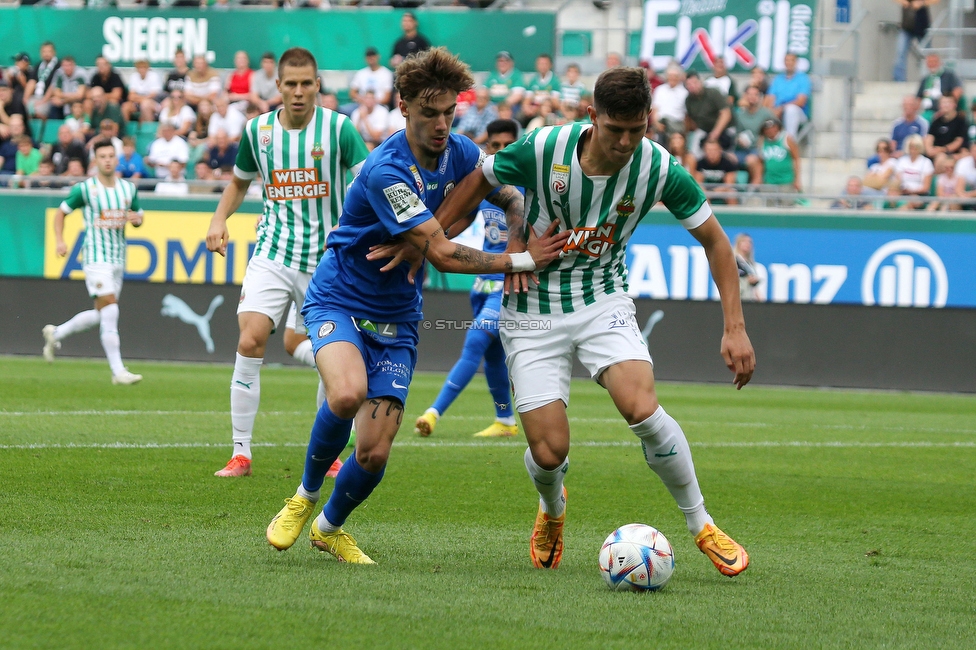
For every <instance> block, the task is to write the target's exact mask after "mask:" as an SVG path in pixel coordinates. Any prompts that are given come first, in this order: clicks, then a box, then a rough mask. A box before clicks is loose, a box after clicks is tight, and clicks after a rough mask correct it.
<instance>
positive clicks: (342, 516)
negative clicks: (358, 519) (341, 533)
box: [322, 454, 386, 526]
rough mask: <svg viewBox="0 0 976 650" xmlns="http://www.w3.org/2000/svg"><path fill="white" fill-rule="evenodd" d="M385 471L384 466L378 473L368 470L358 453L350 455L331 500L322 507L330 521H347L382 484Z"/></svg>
mask: <svg viewBox="0 0 976 650" xmlns="http://www.w3.org/2000/svg"><path fill="white" fill-rule="evenodd" d="M385 471H386V467H385V466H384V467H383V469H381V470H380V471H379V472H377V473H376V474H372V473H370V472H367V471H366V470H364V469H363V468H362V466H361V465H360V464H359V461H357V460H356V454H353V455H352V456H350V457H349V460H347V461H346V462H345V464H343V466H342V469H340V470H339V475H338V476H337V477H336V482H335V487H334V488H332V496H330V497H329V502H328V503H326V504H325V507H324V508H322V512H323V513H325V518H326V519H328V520H329V523H330V524H332V525H333V526H341V525H342V524H344V523H346V517H348V516H349V514H350V513H352V511H353V510H355V509H356V507H357V506H358V505H359V504H360V503H362V502H363V501H365V500H366V498H367V497H368V496H369V495H370V494H372V492H373V490H374V489H375V488H376V486H377V485H379V484H380V481H381V480H383V473H384V472H385Z"/></svg>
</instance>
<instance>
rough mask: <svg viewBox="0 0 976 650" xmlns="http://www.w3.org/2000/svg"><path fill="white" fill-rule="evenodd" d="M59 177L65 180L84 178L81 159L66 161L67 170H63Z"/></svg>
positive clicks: (83, 167)
mask: <svg viewBox="0 0 976 650" xmlns="http://www.w3.org/2000/svg"><path fill="white" fill-rule="evenodd" d="M61 176H63V177H65V178H76V179H77V178H84V177H85V176H86V174H85V163H84V162H83V161H82V159H81V158H72V159H71V160H69V161H68V168H67V169H66V170H64V173H63V174H61Z"/></svg>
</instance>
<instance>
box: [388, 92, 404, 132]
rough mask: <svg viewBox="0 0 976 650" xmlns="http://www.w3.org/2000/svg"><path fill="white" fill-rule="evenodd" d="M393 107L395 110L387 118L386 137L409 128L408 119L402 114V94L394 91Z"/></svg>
mask: <svg viewBox="0 0 976 650" xmlns="http://www.w3.org/2000/svg"><path fill="white" fill-rule="evenodd" d="M393 106H394V107H395V108H394V109H393V110H392V111H390V114H389V115H387V116H386V137H390V136H391V135H393V134H394V133H396V132H397V131H402V130H403V129H405V128H407V118H405V117H404V116H403V113H401V112H400V93H398V92H396V91H395V90H394V91H393Z"/></svg>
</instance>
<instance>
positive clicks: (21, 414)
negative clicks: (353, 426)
mask: <svg viewBox="0 0 976 650" xmlns="http://www.w3.org/2000/svg"><path fill="white" fill-rule="evenodd" d="M228 413H229V411H118V410H108V411H96V410H86V411H0V417H7V416H9V417H24V416H30V415H40V416H48V417H72V416H83V415H206V416H213V415H227V414H228ZM258 415H314V411H262V412H259V413H258Z"/></svg>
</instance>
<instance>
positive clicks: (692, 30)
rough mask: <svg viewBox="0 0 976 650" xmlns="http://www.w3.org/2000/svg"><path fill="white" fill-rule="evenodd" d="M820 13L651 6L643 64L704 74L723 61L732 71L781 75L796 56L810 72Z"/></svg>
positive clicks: (766, 1)
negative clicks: (756, 69)
mask: <svg viewBox="0 0 976 650" xmlns="http://www.w3.org/2000/svg"><path fill="white" fill-rule="evenodd" d="M815 10H816V0H758V1H757V0H647V1H646V2H645V3H644V29H643V31H642V33H641V49H640V59H641V61H648V62H650V63H651V64H652V65H653V66H654V68H655V69H656V70H662V69H664V68H665V67H667V65H668V64H669V63H670V62H671V61H672V60H676V61H678V62H679V63H680V64H681V65H682V66H683V67H685V68H697V69H702V68H703V67H704V68H711V67H712V63H713V62H714V61H715V59H716V58H717V57H720V56H721V57H724V58H725V63H726V64H727V65H728V67H729V69H730V70H732V69H733V68H736V67H738V68H739V69H741V70H750V69H752V68H754V67H755V66H759V67H761V68H763V69H764V70H772V71H774V72H779V71H781V70H782V69H783V57H784V56H785V55H786V53H787V52H793V53H794V54H796V55H797V56H798V57H799V63H798V66H799V68H800V70H801V71H807V70H809V68H810V59H809V57H810V43H811V37H812V33H813V19H814V16H815Z"/></svg>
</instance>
